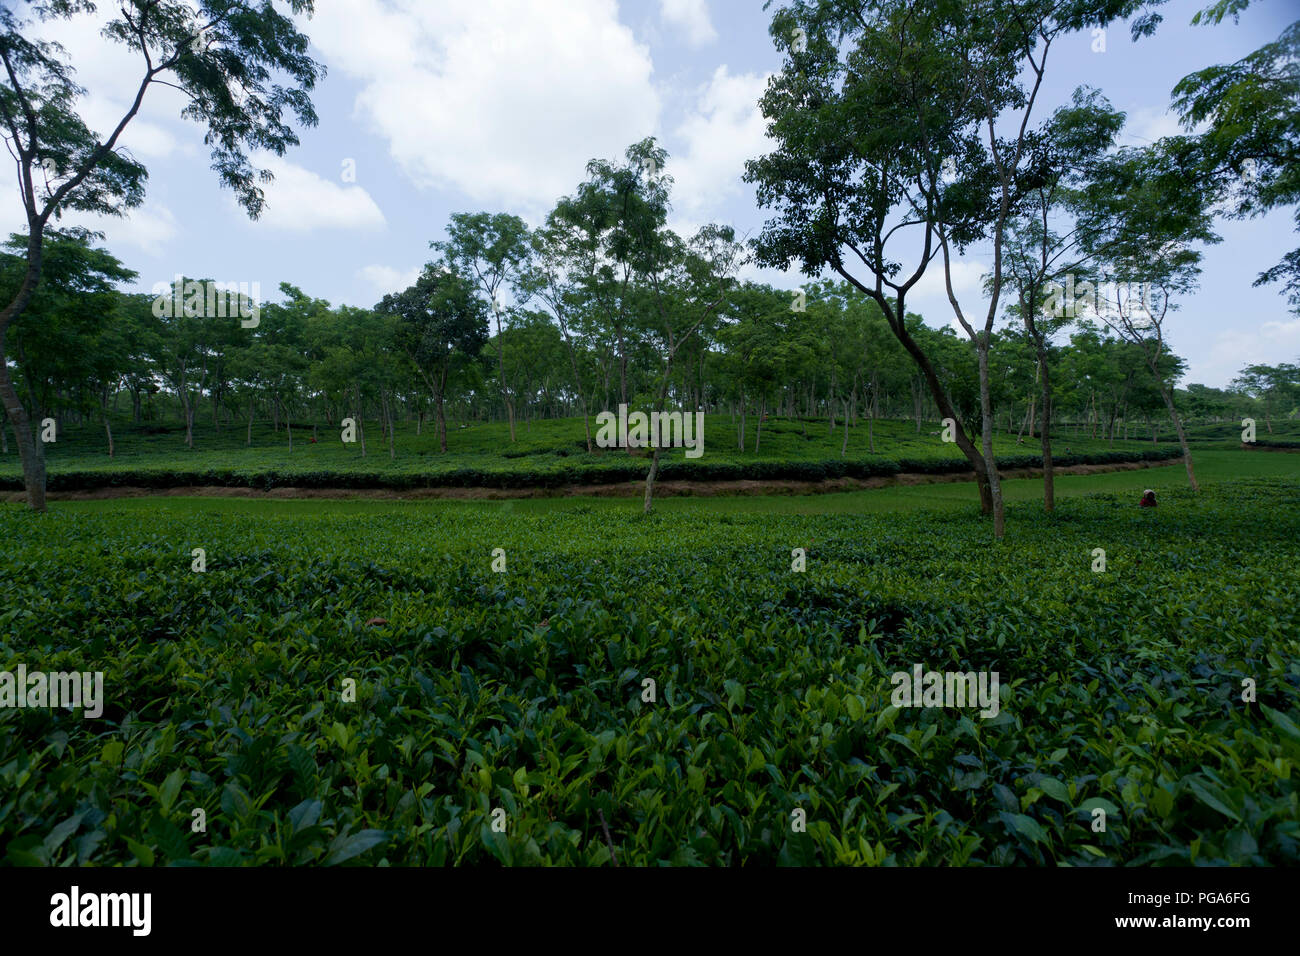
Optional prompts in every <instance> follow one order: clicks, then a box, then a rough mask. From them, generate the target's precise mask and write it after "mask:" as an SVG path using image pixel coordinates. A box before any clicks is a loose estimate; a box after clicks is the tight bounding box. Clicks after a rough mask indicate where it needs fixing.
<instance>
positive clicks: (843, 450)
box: [840, 390, 856, 458]
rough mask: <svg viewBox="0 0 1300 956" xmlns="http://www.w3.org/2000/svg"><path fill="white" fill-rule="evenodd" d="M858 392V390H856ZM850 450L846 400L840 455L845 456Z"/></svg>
mask: <svg viewBox="0 0 1300 956" xmlns="http://www.w3.org/2000/svg"><path fill="white" fill-rule="evenodd" d="M855 394H856V390H855ZM848 451H849V407H848V403H847V402H846V403H845V405H844V440H843V441H842V442H840V457H841V458H843V457H844V456H845V455H846V454H848Z"/></svg>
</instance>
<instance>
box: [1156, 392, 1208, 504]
mask: <svg viewBox="0 0 1300 956" xmlns="http://www.w3.org/2000/svg"><path fill="white" fill-rule="evenodd" d="M1160 394H1161V395H1162V396H1164V399H1165V407H1166V408H1168V409H1169V417H1170V418H1172V419H1173V420H1174V431H1176V432H1177V433H1178V444H1179V445H1181V446H1182V448H1183V464H1184V465H1186V466H1187V483H1188V484H1189V485H1191V486H1192V491H1200V490H1201V489H1200V486H1199V485H1197V484H1196V471H1195V470H1194V469H1193V468H1192V450H1191V449H1190V448H1189V447H1188V446H1187V435H1186V434H1185V433H1184V432H1183V420H1182V418H1180V417H1179V415H1178V409H1177V408H1175V407H1174V395H1173V392H1172V390H1170V389H1168V388H1165V387H1164V386H1163V385H1162V386H1161V387H1160Z"/></svg>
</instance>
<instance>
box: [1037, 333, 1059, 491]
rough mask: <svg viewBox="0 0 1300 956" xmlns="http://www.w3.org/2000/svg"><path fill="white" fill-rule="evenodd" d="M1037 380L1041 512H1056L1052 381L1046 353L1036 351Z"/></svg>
mask: <svg viewBox="0 0 1300 956" xmlns="http://www.w3.org/2000/svg"><path fill="white" fill-rule="evenodd" d="M1038 370H1039V379H1040V381H1041V382H1042V388H1043V396H1042V399H1043V423H1042V425H1041V426H1040V428H1039V435H1040V441H1041V444H1042V447H1043V510H1044V511H1047V512H1051V511H1055V510H1056V475H1055V472H1054V471H1053V468H1052V379H1051V374H1050V372H1049V370H1048V367H1047V351H1046V349H1044V348H1043V347H1042V346H1041V345H1040V346H1039V349H1038Z"/></svg>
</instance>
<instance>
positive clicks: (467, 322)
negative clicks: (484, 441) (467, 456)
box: [375, 264, 488, 452]
mask: <svg viewBox="0 0 1300 956" xmlns="http://www.w3.org/2000/svg"><path fill="white" fill-rule="evenodd" d="M375 311H376V312H377V313H379V314H380V315H389V316H394V317H396V318H397V320H398V327H397V330H396V340H397V343H398V346H399V348H401V349H402V351H403V352H404V353H405V354H406V355H407V356H408V357H409V358H410V360H411V363H412V365H413V366H414V367H415V369H416V370H417V372H418V373H419V375H420V377H421V378H422V379H423V381H424V383H425V385H427V386H428V388H429V394H430V395H431V396H432V398H433V401H434V407H435V408H436V410H437V414H438V447H439V448H440V449H441V450H442V451H444V452H445V451H446V450H447V418H446V412H445V405H446V396H447V381H448V378H449V376H450V375H451V373H452V372H453V370H454V369H455V368H456V366H457V365H458V364H462V363H464V362H466V361H468V360H470V359H473V358H474V357H475V356H477V355H478V354H479V352H480V351H482V349H483V346H484V344H485V343H486V342H487V337H488V328H487V306H486V305H484V303H483V300H482V299H480V298H479V297H478V296H477V295H475V283H474V281H472V280H470V279H468V278H467V277H465V276H463V275H461V274H460V273H458V272H455V271H453V270H451V269H450V268H442V269H439V268H437V267H436V266H434V265H433V264H430V265H427V266H425V268H424V271H423V272H422V273H421V274H420V277H419V278H418V279H416V280H415V283H414V284H413V285H411V286H409V287H408V288H406V289H404V290H403V291H401V292H397V293H393V294H391V295H386V296H384V298H383V300H382V301H380V303H379V304H378V305H376V306H375Z"/></svg>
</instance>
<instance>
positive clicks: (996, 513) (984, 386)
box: [976, 335, 1006, 539]
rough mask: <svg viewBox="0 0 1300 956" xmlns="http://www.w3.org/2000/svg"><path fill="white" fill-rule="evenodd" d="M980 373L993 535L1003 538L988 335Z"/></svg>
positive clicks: (981, 349) (980, 349) (980, 351)
mask: <svg viewBox="0 0 1300 956" xmlns="http://www.w3.org/2000/svg"><path fill="white" fill-rule="evenodd" d="M976 351H977V353H978V355H979V374H980V418H981V419H982V421H981V422H980V426H981V427H980V436H981V439H982V441H983V446H984V449H983V451H984V461H985V463H986V468H987V470H988V475H987V478H986V480H987V482H988V486H989V492H990V494H991V496H992V499H993V537H995V538H999V539H1000V538H1001V537H1002V535H1003V533H1004V531H1005V524H1006V517H1005V514H1004V512H1003V507H1002V483H1001V481H1000V480H999V478H998V466H997V462H996V461H995V460H994V458H993V398H992V395H991V394H990V392H991V388H990V385H989V343H988V338H987V335H986V336H985V337H984V339H983V341H982V342H981V343H980V344H979V345H978V346H977V348H976Z"/></svg>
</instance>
